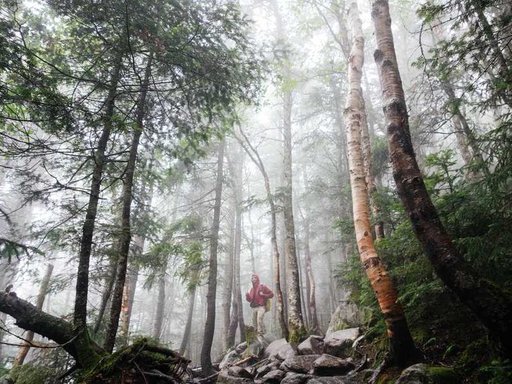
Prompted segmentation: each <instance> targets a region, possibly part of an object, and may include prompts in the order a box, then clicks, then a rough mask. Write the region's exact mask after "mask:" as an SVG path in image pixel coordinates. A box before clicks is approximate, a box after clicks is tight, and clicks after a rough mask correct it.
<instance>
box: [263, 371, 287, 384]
mask: <svg viewBox="0 0 512 384" xmlns="http://www.w3.org/2000/svg"><path fill="white" fill-rule="evenodd" d="M285 375H286V373H285V372H284V371H281V370H280V369H274V370H273V371H270V372H269V373H267V374H266V375H265V376H263V377H262V378H261V381H262V382H264V383H280V382H281V380H282V379H283V377H284V376H285Z"/></svg>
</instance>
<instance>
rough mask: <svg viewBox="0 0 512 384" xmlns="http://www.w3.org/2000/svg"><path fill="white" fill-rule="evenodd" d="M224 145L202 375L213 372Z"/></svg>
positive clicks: (219, 165)
mask: <svg viewBox="0 0 512 384" xmlns="http://www.w3.org/2000/svg"><path fill="white" fill-rule="evenodd" d="M224 146H225V140H222V142H221V143H220V144H219V150H218V159H217V181H216V183H215V204H214V207H213V221H212V227H211V233H210V259H209V263H208V292H207V294H206V307H207V308H206V322H205V326H204V339H203V345H202V348H201V370H202V373H203V375H204V376H208V375H210V374H211V373H213V365H212V357H211V351H212V345H213V336H214V333H215V312H216V307H217V302H216V299H217V277H218V276H217V252H218V246H219V227H220V210H221V203H222V180H223V176H224V175H223V173H224V171H223V170H224Z"/></svg>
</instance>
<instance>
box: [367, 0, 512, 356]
mask: <svg viewBox="0 0 512 384" xmlns="http://www.w3.org/2000/svg"><path fill="white" fill-rule="evenodd" d="M372 17H373V22H374V25H375V36H376V38H377V50H376V51H375V61H376V63H377V66H378V69H379V75H380V80H381V86H382V94H383V104H384V114H385V116H386V122H387V134H388V140H389V148H390V156H391V163H392V166H393V177H394V180H395V183H396V186H397V189H398V193H399V196H400V199H401V200H402V203H403V205H404V207H405V210H406V212H407V214H408V215H409V218H410V220H411V223H412V227H413V230H414V232H415V234H416V236H417V237H418V239H419V241H420V242H421V244H422V245H423V249H424V251H425V253H426V254H427V256H428V258H429V260H430V262H431V263H432V265H433V267H434V269H435V271H436V273H437V275H438V276H439V278H440V279H441V280H442V281H443V282H444V283H445V284H446V285H447V286H448V287H449V288H450V289H451V290H452V291H453V292H454V293H455V294H456V295H457V296H458V297H459V298H460V300H461V301H462V302H463V303H464V304H466V305H467V306H468V308H469V309H470V310H471V311H472V312H473V313H474V314H475V315H476V316H477V317H478V318H479V319H480V320H481V321H482V323H483V324H484V325H485V326H486V327H487V329H488V330H489V332H490V334H491V336H493V337H495V338H497V339H498V340H499V341H500V342H501V343H502V346H503V347H504V348H505V349H506V352H507V353H508V355H509V356H510V355H512V327H510V319H511V318H512V300H511V298H510V296H509V295H508V294H507V293H505V292H503V291H501V290H500V289H499V288H498V287H496V286H495V285H493V284H492V283H490V282H489V281H487V280H484V279H482V278H481V277H480V276H478V275H477V274H476V273H475V272H474V271H473V270H472V268H471V267H470V265H469V264H468V263H467V262H466V261H465V260H464V259H463V257H462V255H461V254H460V253H459V252H458V250H457V249H456V248H455V246H454V244H453V242H452V240H451V238H450V236H449V235H448V234H447V232H446V230H445V228H444V226H443V224H442V223H441V220H440V219H439V216H438V213H437V210H436V208H435V207H434V205H433V203H432V200H431V199H430V196H429V195H428V193H427V190H426V188H425V184H424V182H423V178H422V176H421V173H420V170H419V167H418V164H417V162H416V157H415V155H414V150H413V147H412V142H411V137H410V133H409V120H408V116H407V107H406V104H405V96H404V91H403V87H402V81H401V79H400V73H399V71H398V67H397V62H396V56H395V48H394V43H393V35H392V32H391V17H390V15H389V5H388V1H386V0H378V1H373V2H372Z"/></svg>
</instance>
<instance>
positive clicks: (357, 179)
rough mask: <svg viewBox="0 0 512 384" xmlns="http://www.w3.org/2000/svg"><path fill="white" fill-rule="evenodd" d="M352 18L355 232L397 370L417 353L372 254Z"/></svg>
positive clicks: (359, 40) (348, 112) (348, 113)
mask: <svg viewBox="0 0 512 384" xmlns="http://www.w3.org/2000/svg"><path fill="white" fill-rule="evenodd" d="M351 18H352V33H353V40H352V41H353V44H352V51H351V54H350V59H349V63H348V79H349V92H348V96H347V102H346V106H345V111H344V115H345V123H346V129H347V142H348V159H349V165H350V187H351V191H352V206H353V215H354V229H355V233H356V239H357V247H358V250H359V255H360V257H361V263H362V264H363V266H364V269H365V271H366V275H367V276H368V279H369V280H370V284H371V286H372V289H373V291H374V293H375V296H376V298H377V301H378V303H379V307H380V310H381V312H382V314H383V315H384V321H385V322H386V328H387V333H388V337H389V341H390V346H391V354H392V358H393V361H394V363H395V364H397V365H399V366H405V365H406V364H407V363H409V362H411V359H412V360H414V359H415V358H417V356H418V353H417V350H416V347H415V346H414V342H413V340H412V337H411V334H410V332H409V328H408V326H407V321H406V319H405V314H404V312H403V309H402V307H401V305H400V304H399V303H398V295H397V292H396V289H395V287H394V284H393V281H392V279H391V276H390V275H389V274H388V272H387V271H386V268H385V267H384V265H383V264H382V261H381V259H380V257H379V256H378V254H377V251H376V250H375V246H374V243H373V238H372V231H371V224H370V209H369V204H368V199H369V196H368V185H367V182H366V181H367V177H366V176H367V171H366V169H365V164H364V153H363V148H362V133H361V132H362V130H363V129H364V128H363V126H364V124H365V121H364V120H365V109H364V100H363V93H362V92H363V91H362V88H361V78H362V70H363V63H364V38H363V32H362V27H361V21H360V19H359V11H358V9H357V5H356V3H353V4H352V6H351Z"/></svg>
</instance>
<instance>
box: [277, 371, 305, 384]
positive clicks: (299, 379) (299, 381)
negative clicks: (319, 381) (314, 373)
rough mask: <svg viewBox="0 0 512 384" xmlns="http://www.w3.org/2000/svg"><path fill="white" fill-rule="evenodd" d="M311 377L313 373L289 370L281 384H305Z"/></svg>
mask: <svg viewBox="0 0 512 384" xmlns="http://www.w3.org/2000/svg"><path fill="white" fill-rule="evenodd" d="M310 378H311V375H305V374H303V373H295V372H288V373H287V374H286V377H285V378H284V379H283V380H281V384H304V383H305V382H306V381H308V380H309V379H310Z"/></svg>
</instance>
